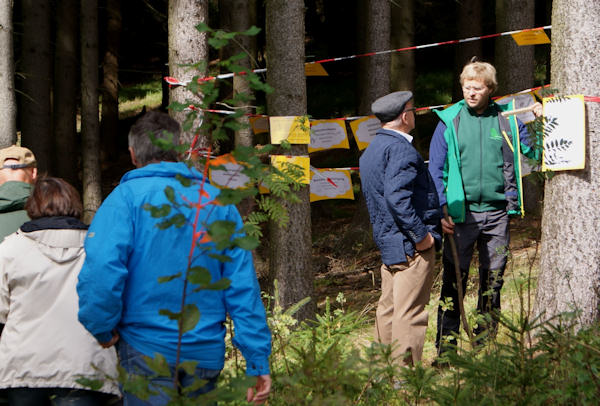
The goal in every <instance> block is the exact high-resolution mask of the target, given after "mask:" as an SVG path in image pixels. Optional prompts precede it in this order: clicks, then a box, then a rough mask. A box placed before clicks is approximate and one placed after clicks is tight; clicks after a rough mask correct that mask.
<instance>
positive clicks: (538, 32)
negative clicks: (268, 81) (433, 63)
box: [164, 25, 552, 87]
mask: <svg viewBox="0 0 600 406" xmlns="http://www.w3.org/2000/svg"><path fill="white" fill-rule="evenodd" d="M551 29H552V25H545V26H543V27H536V28H523V29H520V30H513V31H505V32H498V33H494V34H488V35H480V36H476V37H469V38H462V39H455V40H450V41H442V42H433V43H430V44H423V45H414V46H410V47H405V48H396V49H388V50H384V51H377V52H367V53H364V54H355V55H348V56H340V57H336V58H325V59H320V60H316V61H310V62H306V63H305V65H304V70H305V74H306V76H328V74H327V71H326V70H325V68H324V67H323V66H322V64H324V63H330V62H339V61H345V60H349V59H358V58H364V57H369V56H376V55H385V54H391V53H396V52H404V51H412V50H419V49H425V48H432V47H438V46H444V45H453V44H461V43H465V42H472V41H480V40H483V39H489V38H496V37H503V36H511V37H512V38H513V40H514V41H515V42H516V43H517V45H519V46H527V45H538V44H549V43H550V38H548V35H546V32H545V30H551ZM266 71H267V69H266V68H260V69H253V70H251V72H252V73H265V72H266ZM247 74H248V72H246V71H242V72H237V73H234V72H229V73H223V74H220V75H214V76H205V77H203V78H199V79H198V82H206V81H211V80H221V79H229V78H232V77H234V76H245V75H247ZM164 80H165V81H166V82H167V84H168V85H169V86H171V87H177V86H187V85H188V83H190V81H191V79H188V80H179V79H177V78H174V77H171V76H166V77H165V78H164Z"/></svg>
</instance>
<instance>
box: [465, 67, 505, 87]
mask: <svg viewBox="0 0 600 406" xmlns="http://www.w3.org/2000/svg"><path fill="white" fill-rule="evenodd" d="M467 80H481V81H483V83H485V85H486V86H487V87H488V88H489V89H490V90H491V93H494V92H495V91H496V89H497V88H498V80H497V79H496V68H494V67H493V66H492V65H491V64H489V63H487V62H471V63H468V64H466V65H465V67H464V68H463V70H462V73H461V74H460V85H461V86H462V85H463V84H464V83H465V81H467Z"/></svg>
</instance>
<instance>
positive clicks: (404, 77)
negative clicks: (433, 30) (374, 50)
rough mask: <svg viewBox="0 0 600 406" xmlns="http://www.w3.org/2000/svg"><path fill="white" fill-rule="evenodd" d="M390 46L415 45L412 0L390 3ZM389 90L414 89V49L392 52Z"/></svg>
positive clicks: (395, 47) (399, 0) (398, 0)
mask: <svg viewBox="0 0 600 406" xmlns="http://www.w3.org/2000/svg"><path fill="white" fill-rule="evenodd" d="M391 8H392V10H391V13H392V14H391V18H392V26H391V35H392V36H391V42H392V48H393V49H398V48H406V47H410V46H413V45H415V22H414V0H396V1H394V2H393V3H392V5H391ZM391 57H392V68H391V78H392V83H391V86H392V88H391V90H392V91H397V90H411V91H412V90H414V87H415V51H402V52H396V53H393V54H392V56H391Z"/></svg>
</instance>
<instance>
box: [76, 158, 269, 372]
mask: <svg viewBox="0 0 600 406" xmlns="http://www.w3.org/2000/svg"><path fill="white" fill-rule="evenodd" d="M177 174H179V175H181V176H184V177H187V178H190V179H192V180H193V181H194V184H193V185H192V186H190V187H184V186H182V184H181V183H180V182H179V181H178V180H177V179H176V178H175V175H177ZM201 182H202V175H201V174H200V173H198V172H197V171H196V170H193V169H189V168H188V167H187V166H186V165H185V164H183V163H175V162H161V163H156V164H150V165H147V166H145V167H143V168H140V169H135V170H133V171H130V172H128V173H126V174H125V176H123V178H122V179H121V183H120V184H119V186H117V188H115V190H114V191H113V192H112V193H111V194H110V195H109V196H108V197H107V199H106V200H105V201H104V203H103V204H102V205H101V206H100V209H99V210H98V212H97V213H96V216H95V217H94V221H93V222H92V224H91V226H90V229H89V232H88V234H87V237H86V240H85V250H86V255H87V257H86V260H85V263H84V266H83V268H82V270H81V273H80V275H79V282H78V284H77V292H78V294H79V320H80V322H81V323H82V324H83V325H84V326H85V327H86V328H87V329H88V330H89V331H90V333H92V334H93V335H94V336H95V337H96V338H97V339H98V341H100V342H106V341H109V340H110V338H111V336H112V334H111V331H112V330H113V329H117V330H118V332H119V334H120V336H121V337H122V338H123V339H124V340H125V341H126V342H127V343H129V344H130V345H131V346H132V347H133V348H135V349H136V350H138V351H139V352H141V353H143V354H146V355H149V356H153V355H154V353H160V354H162V355H164V356H165V357H166V359H167V361H168V362H169V363H171V364H173V363H174V362H175V358H176V348H177V335H178V329H177V322H176V321H175V320H170V319H169V318H168V317H166V316H163V315H160V314H159V311H160V310H161V309H167V310H169V311H172V312H178V311H179V310H180V306H181V303H180V302H181V294H182V290H183V278H182V277H180V278H176V279H175V280H172V281H170V282H167V283H159V282H158V278H159V277H161V276H169V275H174V274H176V273H178V272H182V273H185V270H186V269H187V261H188V253H189V252H190V246H191V241H192V226H191V224H192V223H193V221H194V215H195V211H194V210H191V209H187V208H184V207H180V209H179V210H181V212H182V213H183V214H184V215H185V217H186V218H187V223H186V224H185V225H183V226H182V227H181V228H177V227H174V226H172V227H169V228H167V229H165V230H160V229H158V228H157V227H156V225H157V224H158V223H159V222H161V221H163V220H164V219H165V218H153V217H151V215H150V212H148V211H147V210H144V209H143V206H144V205H145V204H147V203H149V204H151V205H153V206H161V205H163V204H169V202H168V200H167V198H166V197H165V193H164V189H165V187H167V186H171V187H172V188H173V189H174V190H175V196H176V199H177V201H179V202H180V203H181V202H182V201H183V199H187V200H188V201H189V202H197V200H198V196H199V185H200V183H201ZM204 191H205V192H206V194H205V197H204V198H203V202H206V201H213V200H214V199H215V197H216V196H217V195H218V193H219V191H218V189H216V188H215V187H213V186H211V185H209V184H208V183H205V185H204ZM175 210H177V209H173V212H172V214H175V213H176V212H175ZM199 219H200V221H201V222H203V223H206V224H210V223H212V222H214V221H216V220H228V221H232V222H234V223H235V224H236V228H237V229H239V228H240V227H241V226H242V222H241V218H240V215H239V213H238V211H237V209H236V208H235V207H234V206H231V205H230V206H220V205H216V204H215V205H212V204H211V205H208V206H206V207H205V208H203V209H202V210H201V212H200V216H199ZM198 252H199V250H198V249H196V258H195V259H194V260H193V266H201V267H204V268H206V269H208V270H209V271H210V273H211V276H212V281H213V282H214V281H217V280H219V279H221V278H223V277H224V278H228V279H229V280H231V286H230V287H229V288H228V289H226V290H217V291H213V290H201V291H199V292H193V289H194V287H196V286H195V285H190V286H188V289H187V294H188V297H187V300H186V303H195V304H196V305H197V307H198V308H199V310H200V321H199V323H198V324H197V325H196V327H195V328H193V329H192V330H191V331H188V332H186V333H185V334H184V335H183V340H182V351H181V355H182V357H181V360H182V361H184V360H193V361H197V362H198V367H201V368H207V369H222V368H223V363H224V354H225V343H224V338H225V327H224V322H225V316H226V314H229V315H230V317H231V318H232V320H233V322H234V325H235V336H234V338H233V342H234V344H235V345H236V346H237V347H238V348H239V349H240V350H241V352H242V354H243V356H244V358H245V359H246V364H247V373H248V374H249V375H263V374H267V373H269V363H268V357H269V354H270V351H271V334H270V332H269V329H268V327H267V324H266V318H265V310H264V307H263V304H262V301H261V298H260V289H259V286H258V282H257V279H256V274H255V272H254V267H253V263H252V254H251V253H250V252H249V251H246V250H242V249H240V248H236V249H229V250H226V251H221V252H217V253H218V254H222V255H228V256H229V257H230V258H231V259H232V260H231V261H230V262H219V261H218V260H216V259H214V258H211V257H209V256H208V255H198Z"/></svg>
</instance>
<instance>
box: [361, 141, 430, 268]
mask: <svg viewBox="0 0 600 406" xmlns="http://www.w3.org/2000/svg"><path fill="white" fill-rule="evenodd" d="M360 179H361V185H362V191H363V195H364V196H365V201H366V203H367V209H368V210H369V217H370V219H371V224H372V225H373V239H374V240H375V243H376V244H377V246H378V247H379V250H380V251H381V259H382V261H383V263H384V264H386V265H393V264H399V263H401V262H406V260H407V258H406V256H407V255H408V256H414V254H415V244H416V243H418V242H419V241H421V240H423V238H425V236H426V235H427V232H430V233H431V235H432V236H433V237H434V238H435V240H436V245H438V246H439V244H440V241H441V236H440V232H439V227H438V226H439V221H440V217H441V213H440V205H439V203H438V197H437V192H436V189H435V185H434V184H433V181H432V179H431V176H430V175H429V171H428V170H427V166H426V165H425V162H424V161H423V158H422V157H421V155H420V154H419V152H418V151H417V150H416V149H415V148H414V147H413V146H412V144H411V143H410V142H408V140H406V139H405V138H404V137H403V136H402V135H401V134H399V133H398V132H395V131H391V130H386V129H380V130H378V131H377V136H376V137H375V139H374V140H373V141H372V142H371V144H369V147H368V148H367V149H366V150H365V151H364V152H363V154H362V156H361V157H360Z"/></svg>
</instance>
